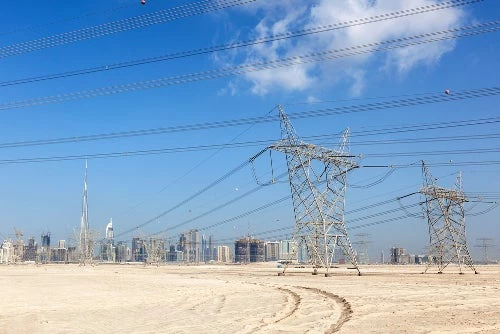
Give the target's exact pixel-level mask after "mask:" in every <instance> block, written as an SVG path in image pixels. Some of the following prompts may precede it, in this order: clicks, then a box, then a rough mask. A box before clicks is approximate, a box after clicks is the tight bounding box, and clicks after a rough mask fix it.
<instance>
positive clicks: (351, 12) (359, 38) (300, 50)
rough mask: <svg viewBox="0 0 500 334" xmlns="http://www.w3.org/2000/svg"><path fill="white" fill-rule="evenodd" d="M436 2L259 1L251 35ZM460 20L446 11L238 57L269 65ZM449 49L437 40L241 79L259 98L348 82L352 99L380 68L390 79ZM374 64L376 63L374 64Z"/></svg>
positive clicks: (457, 12)
mask: <svg viewBox="0 0 500 334" xmlns="http://www.w3.org/2000/svg"><path fill="white" fill-rule="evenodd" d="M438 2H439V1H438V0H405V1H386V0H384V1H382V0H378V1H377V0H345V1H333V0H316V1H307V0H304V1H302V0H296V1H290V0H289V1H269V0H268V1H261V2H259V3H260V8H259V10H261V11H262V12H264V13H265V17H264V19H262V20H261V21H260V22H259V23H258V24H257V25H256V26H255V28H254V34H255V36H256V37H262V36H268V35H270V34H278V33H283V32H287V31H296V30H300V29H304V28H312V27H317V26H322V25H329V24H333V23H338V22H345V21H351V20H355V19H359V18H367V17H372V16H376V15H380V14H384V13H389V12H395V11H401V10H404V9H409V8H416V7H420V6H426V5H430V4H434V3H438ZM253 14H255V13H253ZM464 17H465V13H464V11H463V10H462V9H461V8H449V9H444V10H438V11H434V12H429V13H424V14H417V15H412V16H407V17H404V18H399V19H393V20H386V21H381V22H377V23H371V24H365V25H358V26H353V27H349V28H345V29H339V30H335V31H333V32H327V33H320V34H314V35H310V36H308V37H302V38H293V39H286V40H280V41H276V42H273V43H266V44H258V45H255V46H254V47H252V48H251V49H250V50H246V51H242V52H245V53H244V54H243V56H244V58H245V61H246V63H254V62H257V61H263V60H274V59H279V58H283V57H290V56H296V55H301V54H306V53H310V52H317V51H325V50H331V49H339V48H344V47H349V46H356V45H360V44H365V43H374V42H381V41H385V40H390V39H395V38H401V37H405V36H413V35H418V34H422V33H427V32H434V31H441V30H447V29H450V28H453V27H457V26H459V25H461V24H463V21H464ZM454 47H455V43H454V41H442V42H436V43H429V44H425V45H421V46H412V47H408V48H402V49H395V50H392V51H389V52H384V53H383V54H380V55H377V54H375V53H368V54H365V55H362V56H356V57H349V58H343V59H342V60H341V61H338V60H337V61H331V62H328V63H322V64H319V63H317V64H309V65H299V66H295V67H292V68H279V69H272V70H265V71H258V72H252V73H248V74H247V75H246V78H247V79H248V80H249V81H250V82H251V83H252V92H253V93H254V94H259V95H262V94H267V93H269V92H271V91H273V90H277V89H284V90H287V91H307V90H308V89H311V88H313V87H314V85H315V84H316V83H318V82H321V84H322V85H323V86H324V85H327V84H329V85H334V84H335V83H338V82H349V83H350V84H351V87H350V91H351V94H352V95H354V96H358V95H361V94H362V91H363V89H364V87H365V86H367V85H369V82H366V79H365V76H366V73H367V72H368V71H376V70H379V69H380V68H383V69H385V70H386V72H385V73H386V75H394V72H395V74H402V73H408V72H409V71H411V70H413V69H414V68H415V67H418V66H428V65H432V64H435V63H436V62H438V61H439V59H440V58H441V57H442V56H443V55H444V54H445V53H447V52H450V51H452V50H453V49H454ZM379 57H380V58H379ZM373 60H377V61H376V62H375V64H374V61H373ZM373 66H375V67H373Z"/></svg>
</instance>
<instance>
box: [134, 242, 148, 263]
mask: <svg viewBox="0 0 500 334" xmlns="http://www.w3.org/2000/svg"><path fill="white" fill-rule="evenodd" d="M145 243H146V241H145V240H142V239H140V238H138V237H134V238H132V261H134V262H145V261H146V245H145Z"/></svg>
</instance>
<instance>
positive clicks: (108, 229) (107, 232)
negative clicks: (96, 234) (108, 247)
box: [106, 218, 114, 239]
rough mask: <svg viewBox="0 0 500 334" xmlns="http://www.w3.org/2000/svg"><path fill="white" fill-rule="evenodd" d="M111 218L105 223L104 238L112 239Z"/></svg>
mask: <svg viewBox="0 0 500 334" xmlns="http://www.w3.org/2000/svg"><path fill="white" fill-rule="evenodd" d="M113 236H114V235H113V218H109V223H108V225H106V239H113Z"/></svg>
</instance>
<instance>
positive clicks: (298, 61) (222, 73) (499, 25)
mask: <svg viewBox="0 0 500 334" xmlns="http://www.w3.org/2000/svg"><path fill="white" fill-rule="evenodd" d="M478 28H481V29H478ZM483 28H484V29H483ZM498 30H500V21H493V22H487V23H481V24H475V25H470V26H466V27H460V28H455V29H448V30H444V31H439V32H432V33H426V34H420V35H415V36H410V37H402V38H397V39H392V40H388V41H383V42H375V43H368V44H362V45H357V46H354V47H348V48H343V49H335V50H328V51H322V52H314V53H309V54H305V55H300V56H294V57H288V58H283V59H278V60H271V61H263V62H259V63H253V64H243V65H238V66H234V67H225V68H219V69H215V70H208V71H203V72H197V73H191V74H185V75H177V76H171V77H164V78H159V79H153V80H146V81H140V82H134V83H129V84H122V85H116V86H107V87H101V88H96V89H90V90H83V91H76V92H71V93H64V94H59V95H52V96H46V97H38V98H33V99H28V100H23V101H15V102H7V103H3V104H0V110H7V109H15V108H23V107H28V106H34V105H43V104H49V103H58V102H66V101H74V100H82V99H88V98H92V97H97V96H105V95H114V94H119V93H124V92H133V91H138V90H144V89H151V88H158V87H165V86H171V85H179V84H186V83H191V82H196V81H202V80H209V79H216V78H222V77H227V76H233V75H242V74H247V73H251V72H256V71H263V70H268V69H276V68H283V67H290V66H297V65H304V64H309V63H316V62H320V61H326V60H332V59H337V58H343V57H349V56H356V55H361V54H365V53H373V52H380V51H388V50H393V49H397V48H403V47H408V46H416V45H422V44H427V43H433V42H437V41H442V40H449V39H456V38H461V37H467V36H474V35H478V34H483V33H489V32H495V31H498ZM435 36H437V37H435Z"/></svg>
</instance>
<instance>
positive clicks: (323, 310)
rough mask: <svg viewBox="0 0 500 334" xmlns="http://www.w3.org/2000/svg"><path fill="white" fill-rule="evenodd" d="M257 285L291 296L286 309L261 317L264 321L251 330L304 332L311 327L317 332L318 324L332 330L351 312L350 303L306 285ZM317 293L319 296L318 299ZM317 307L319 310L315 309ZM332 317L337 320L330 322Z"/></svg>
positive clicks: (336, 329) (340, 325) (328, 330)
mask: <svg viewBox="0 0 500 334" xmlns="http://www.w3.org/2000/svg"><path fill="white" fill-rule="evenodd" d="M256 285H259V286H262V287H265V288H273V289H277V290H280V291H281V292H284V293H286V294H288V295H289V296H291V297H292V299H290V298H288V299H287V304H286V306H285V308H286V311H285V312H281V315H280V316H279V317H274V318H273V319H272V320H271V319H267V320H264V323H263V324H261V325H260V326H258V327H256V328H254V329H253V330H252V331H251V333H256V332H269V331H280V332H295V331H296V332H304V331H308V330H311V329H313V328H314V329H313V330H314V331H317V330H319V328H318V327H321V328H325V327H326V329H322V330H324V332H325V333H335V332H338V331H339V330H340V328H341V327H342V325H343V324H344V323H345V322H346V321H348V320H349V319H350V318H351V315H352V308H351V305H350V304H349V302H348V301H347V300H346V299H345V298H343V297H340V296H338V295H336V294H333V293H331V292H327V291H324V290H320V289H317V288H311V287H306V286H287V288H284V287H278V286H273V285H267V284H256ZM294 290H295V291H294ZM300 291H302V293H300ZM304 292H305V293H304ZM318 295H320V296H321V297H322V298H318ZM332 304H333V305H332ZM318 310H320V311H319V312H318ZM311 316H312V318H311ZM334 317H335V318H336V321H335V322H334V323H333V324H331V323H330V321H331V319H332V318H334Z"/></svg>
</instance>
